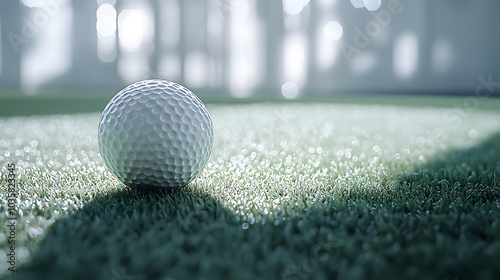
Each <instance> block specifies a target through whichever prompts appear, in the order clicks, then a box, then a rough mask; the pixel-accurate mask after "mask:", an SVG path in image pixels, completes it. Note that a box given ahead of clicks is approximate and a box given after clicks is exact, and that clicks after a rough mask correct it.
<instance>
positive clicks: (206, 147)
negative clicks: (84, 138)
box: [98, 80, 213, 189]
mask: <svg viewBox="0 0 500 280" xmlns="http://www.w3.org/2000/svg"><path fill="white" fill-rule="evenodd" d="M98 141H99V151H100V153H101V156H102V159H103V161H104V164H105V165H106V167H107V168H108V169H109V170H110V171H111V173H113V174H114V175H115V176H116V177H117V178H118V180H119V181H121V182H122V183H123V184H125V185H127V186H131V187H137V188H141V189H148V188H180V187H183V186H185V185H187V184H189V183H190V182H191V181H192V180H194V179H195V178H196V177H197V176H198V175H199V174H200V173H201V172H202V171H203V169H204V167H205V164H206V163H207V161H208V158H209V157H210V153H211V151H212V146H213V126H212V119H211V118H210V115H209V114H208V111H207V109H206V107H205V105H204V104H203V102H201V100H200V99H199V98H198V97H197V96H196V95H195V94H194V93H193V92H191V91H190V90H189V89H187V88H185V87H184V86H182V85H179V84H177V83H174V82H171V81H165V80H146V81H140V82H137V83H134V84H132V85H130V86H128V87H126V88H124V89H123V90H121V91H120V92H118V93H117V94H116V95H115V96H114V97H113V99H111V101H110V102H109V103H108V105H107V106H106V108H105V109H104V112H103V113H102V116H101V120H100V122H99V130H98Z"/></svg>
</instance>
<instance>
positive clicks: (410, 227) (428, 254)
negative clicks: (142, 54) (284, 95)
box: [0, 98, 500, 280]
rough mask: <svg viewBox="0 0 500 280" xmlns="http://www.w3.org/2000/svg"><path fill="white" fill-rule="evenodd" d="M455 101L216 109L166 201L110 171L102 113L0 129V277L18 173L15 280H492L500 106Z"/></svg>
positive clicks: (499, 244) (498, 216)
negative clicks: (203, 141) (206, 138)
mask: <svg viewBox="0 0 500 280" xmlns="http://www.w3.org/2000/svg"><path fill="white" fill-rule="evenodd" d="M472 101H474V102H475V103H474V102H473V103H471V102H472ZM454 102H455V103H456V104H455V105H457V106H454V107H453V106H452V107H446V108H439V107H435V108H433V107H423V106H413V107H412V106H380V105H359V104H358V105H356V104H354V105H351V104H330V103H327V104H316V103H308V104H300V103H267V104H266V103H259V104H244V105H234V104H233V105H223V104H210V105H209V106H208V108H209V111H210V113H211V115H212V117H213V120H214V123H215V137H216V138H215V147H214V150H213V153H212V156H211V158H210V161H209V163H208V165H207V167H206V169H205V171H204V173H203V174H202V176H201V177H199V178H198V179H196V180H195V181H194V182H193V183H192V184H190V185H189V186H188V187H186V188H184V189H182V190H181V191H179V192H176V193H172V194H170V195H159V194H141V193H137V192H136V191H134V190H130V189H127V188H124V187H123V186H121V185H120V184H119V183H118V182H117V181H116V180H115V179H114V178H113V177H112V175H111V174H110V173H109V172H108V171H107V170H106V169H105V168H104V166H103V163H102V160H101V158H100V155H99V154H98V148H97V138H96V137H97V135H96V132H97V123H98V119H99V114H98V113H91V114H77V115H46V116H32V117H2V118H0V163H1V164H2V175H1V181H2V188H3V189H2V192H1V193H0V203H1V204H0V209H1V214H0V222H1V224H2V227H1V229H0V244H1V246H0V276H3V277H5V278H6V279H9V276H12V275H13V274H12V273H11V272H10V271H8V270H7V269H8V268H9V266H10V265H9V264H8V263H7V262H6V261H7V254H8V253H10V248H9V244H8V243H7V241H8V240H9V239H8V238H9V235H10V230H9V229H8V227H6V226H3V225H5V224H7V209H6V208H7V205H8V202H7V194H8V193H7V192H6V191H5V190H6V189H5V186H6V181H7V174H8V173H9V172H8V170H7V164H8V163H15V164H16V165H17V168H16V170H15V172H16V175H17V188H18V194H19V198H18V200H17V201H16V204H17V206H18V208H19V209H18V211H17V212H16V214H17V216H16V217H17V219H18V220H17V227H16V232H15V241H16V244H15V245H16V271H17V272H16V273H15V275H16V277H15V278H14V279H116V280H122V279H136V280H139V279H333V278H336V277H337V278H338V279H390V278H399V279H423V278H425V279H496V276H498V275H499V274H500V266H498V260H499V259H500V180H499V177H500V110H481V109H477V108H476V106H475V105H474V104H477V103H478V102H479V103H480V102H482V103H484V102H488V104H489V106H490V107H491V102H497V105H498V104H499V102H498V100H494V99H491V100H487V99H486V100H484V99H481V100H479V99H478V100H475V99H469V100H465V99H460V98H459V99H456V101H454ZM465 102H468V103H465ZM410 105H411V104H410ZM464 106H465V107H464ZM498 108H500V107H498Z"/></svg>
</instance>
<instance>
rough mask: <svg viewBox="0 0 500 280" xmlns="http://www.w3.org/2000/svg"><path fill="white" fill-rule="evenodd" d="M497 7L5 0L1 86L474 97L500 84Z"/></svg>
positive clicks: (75, 91) (78, 91)
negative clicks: (165, 82) (170, 86)
mask: <svg viewBox="0 0 500 280" xmlns="http://www.w3.org/2000/svg"><path fill="white" fill-rule="evenodd" d="M499 11H500V1H497V0H479V1H466V0H440V1H432V0H421V1H411V0H364V1H363V0H283V1H281V0H273V1H265V0H162V1H160V0H158V1H156V0H97V1H94V0H93V1H90V0H89V1H71V0H21V1H18V0H9V1H1V2H0V35H1V36H0V38H1V39H0V40H1V42H0V95H3V96H6V95H9V96H12V95H23V96H35V95H51V94H62V95H82V96H83V95H92V94H94V95H108V96H112V95H114V94H115V93H116V92H117V91H118V90H119V89H121V88H122V87H124V86H125V85H127V84H130V83H132V82H135V81H138V80H141V79H146V78H164V79H169V80H173V81H176V82H179V83H181V84H184V85H186V86H187V87H188V88H190V89H192V90H193V91H195V92H196V93H198V94H201V95H205V96H219V97H222V98H227V99H231V98H251V97H255V96H272V97H274V98H281V99H285V98H286V99H300V98H307V97H310V96H329V95H334V94H345V93H364V94H371V93H396V94H439V95H443V94H447V95H449V94H465V95H473V94H474V92H475V90H476V89H477V87H478V85H480V84H484V86H487V85H486V84H487V83H488V76H489V75H491V76H490V87H492V85H491V81H499V82H500V73H499V72H500V69H499V66H500V54H499V50H500V29H499V26H500V17H499V16H498V12H499ZM481 77H482V78H481ZM485 80H486V81H485ZM485 83H486V84H485ZM494 86H498V84H497V85H494ZM499 91H500V89H499V90H497V91H496V92H493V95H495V94H498V93H499Z"/></svg>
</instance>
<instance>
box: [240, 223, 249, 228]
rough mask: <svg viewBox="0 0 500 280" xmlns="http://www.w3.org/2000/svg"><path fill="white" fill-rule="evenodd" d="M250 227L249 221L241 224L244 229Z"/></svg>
mask: <svg viewBox="0 0 500 280" xmlns="http://www.w3.org/2000/svg"><path fill="white" fill-rule="evenodd" d="M248 227H249V225H248V223H243V224H242V225H241V228H242V229H248Z"/></svg>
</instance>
